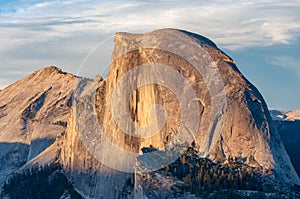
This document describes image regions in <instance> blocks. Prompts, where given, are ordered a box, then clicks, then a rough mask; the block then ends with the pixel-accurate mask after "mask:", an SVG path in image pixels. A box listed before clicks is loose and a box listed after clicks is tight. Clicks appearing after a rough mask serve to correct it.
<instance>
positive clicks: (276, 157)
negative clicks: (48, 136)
mask: <svg viewBox="0 0 300 199" xmlns="http://www.w3.org/2000/svg"><path fill="white" fill-rule="evenodd" d="M76 92H77V94H75V95H76V96H75V106H74V107H73V111H72V115H71V117H70V122H69V123H68V124H69V126H68V131H67V133H66V135H65V141H64V143H65V144H64V146H63V149H62V153H61V159H62V164H63V165H64V166H65V168H66V169H67V170H68V171H70V172H71V173H73V178H74V179H75V185H76V186H77V187H81V188H83V194H84V195H87V196H89V197H93V194H91V190H89V189H91V187H87V186H85V184H86V183H87V182H92V183H93V186H92V189H93V191H92V192H93V193H97V194H98V195H97V194H96V195H97V196H98V197H101V196H102V197H111V196H112V195H107V193H111V192H114V193H118V191H120V189H119V188H120V187H121V185H122V184H123V182H124V179H125V178H132V177H133V175H130V172H133V170H134V165H135V164H136V157H137V155H138V154H139V153H141V148H142V147H149V146H153V147H155V148H158V149H166V148H173V149H174V148H176V146H178V145H180V144H183V145H184V144H186V143H187V144H190V143H192V142H193V143H195V145H196V148H197V149H198V151H199V154H200V155H201V156H202V157H209V158H210V159H212V160H214V161H217V162H226V161H227V160H228V159H229V158H233V159H237V160H239V161H242V162H244V163H246V164H249V165H251V166H254V167H257V168H258V169H261V171H262V173H263V174H264V175H268V176H273V177H274V178H276V179H277V180H280V181H283V182H286V183H291V184H293V183H296V184H299V178H298V176H297V174H296V172H295V170H294V168H293V166H292V164H291V162H290V158H289V156H288V155H287V154H286V151H285V148H284V146H283V144H282V142H281V140H280V137H279V135H278V132H277V130H276V129H275V128H274V126H273V124H272V119H271V116H270V114H269V111H268V108H267V105H266V103H265V101H264V99H263V97H262V96H261V94H260V93H259V91H258V90H257V89H256V88H255V87H254V86H253V85H252V84H251V83H250V82H249V81H247V79H246V78H245V77H244V76H243V75H242V74H241V73H240V72H239V70H238V69H237V67H236V65H235V63H234V61H233V60H232V59H231V58H230V57H229V56H227V55H226V54H225V53H224V52H222V51H221V50H220V49H218V48H217V46H216V45H215V44H214V43H213V42H212V41H210V40H208V39H207V38H204V37H202V36H199V35H196V34H193V33H189V32H186V31H181V30H175V29H162V30H157V31H153V32H150V33H146V34H129V33H117V34H116V36H115V48H114V51H113V54H112V62H111V66H110V71H109V73H108V75H107V77H106V78H105V79H104V80H103V81H101V82H97V81H96V82H95V81H94V82H93V81H82V82H81V83H80V84H79V86H78V88H77V91H76ZM158 164H159V163H158ZM158 164H156V163H153V165H152V166H154V167H158ZM161 166H165V162H162V165H161ZM91 172H95V174H97V175H95V176H99V177H95V178H93V180H94V181H92V180H91V177H90V176H87V175H88V174H89V173H91ZM126 172H129V174H128V175H127V174H126ZM84 176H87V177H84ZM120 179H123V180H120ZM116 184H118V185H116ZM118 187H119V188H118ZM112 188H113V189H115V190H112ZM118 189H119V190H118ZM104 190H106V191H104ZM103 191H104V192H103ZM99 194H100V195H99ZM94 196H95V195H94Z"/></svg>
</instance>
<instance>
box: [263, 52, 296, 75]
mask: <svg viewBox="0 0 300 199" xmlns="http://www.w3.org/2000/svg"><path fill="white" fill-rule="evenodd" d="M269 62H270V63H272V64H274V65H276V66H280V67H282V68H286V69H289V70H292V71H294V72H295V73H296V74H297V75H298V78H299V79H300V60H299V59H296V58H294V57H289V56H279V57H271V59H269Z"/></svg>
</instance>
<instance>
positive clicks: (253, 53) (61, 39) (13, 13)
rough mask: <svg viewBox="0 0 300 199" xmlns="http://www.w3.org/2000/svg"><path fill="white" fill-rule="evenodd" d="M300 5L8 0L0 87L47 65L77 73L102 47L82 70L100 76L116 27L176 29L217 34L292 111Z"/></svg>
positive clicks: (296, 100)
mask: <svg viewBox="0 0 300 199" xmlns="http://www.w3.org/2000/svg"><path fill="white" fill-rule="evenodd" d="M299 10H300V0H290V1H279V0H263V1H241V0H225V1H220V0H212V1H192V0H186V1H177V0H154V1H147V0H144V1H137V0H135V1H133V0H129V1H115V0H111V1H105V0H102V1H94V0H72V1H70V0H64V1H62V0H55V1H41V0H27V1H26V0H8V1H7V0H1V1H0V29H1V31H0V43H1V45H0V60H1V62H0V70H1V73H0V88H4V87H5V86H7V85H9V84H11V83H13V82H14V81H16V80H18V79H21V78H23V77H25V76H26V75H28V74H30V73H32V72H33V71H35V70H37V69H39V68H42V67H44V66H47V65H56V66H58V67H60V68H62V69H64V70H65V71H68V72H72V73H77V72H78V69H79V67H80V65H81V63H82V62H83V60H84V59H85V57H86V56H87V54H88V53H89V52H90V51H91V50H92V49H93V48H95V47H96V46H97V45H98V48H97V50H96V51H95V52H96V53H97V54H95V55H96V56H94V57H93V58H90V59H89V64H88V66H87V64H85V65H84V67H83V69H82V70H81V73H79V74H80V75H87V76H95V74H96V73H100V74H101V73H103V71H104V70H105V67H106V66H107V63H108V60H109V56H110V53H111V48H112V38H113V35H114V33H115V32H120V31H129V32H146V31H150V30H153V29H158V28H166V27H172V28H179V29H185V30H189V31H192V32H195V33H198V34H201V35H204V36H207V37H208V38H210V39H212V40H213V41H214V42H215V43H217V45H218V46H219V47H220V48H221V49H222V50H224V51H225V52H226V53H227V54H229V55H230V56H231V57H232V58H233V59H234V60H235V62H236V63H237V65H238V67H239V69H240V70H241V72H242V73H243V74H244V75H245V76H246V77H247V78H248V79H249V80H250V81H251V82H252V83H253V84H254V85H255V86H257V87H258V89H259V90H260V91H261V93H262V94H263V96H264V98H265V100H266V101H267V103H268V106H269V108H270V109H284V110H293V109H296V108H300V92H299V91H300V89H299V86H300V14H299ZM103 41H105V42H103ZM101 42H102V43H101ZM100 63H101V64H100ZM100 65H101V66H100Z"/></svg>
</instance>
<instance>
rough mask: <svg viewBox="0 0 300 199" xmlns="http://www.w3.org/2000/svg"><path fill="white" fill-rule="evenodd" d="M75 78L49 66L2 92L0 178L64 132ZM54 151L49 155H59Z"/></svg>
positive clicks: (31, 157) (0, 107) (0, 95)
mask: <svg viewBox="0 0 300 199" xmlns="http://www.w3.org/2000/svg"><path fill="white" fill-rule="evenodd" d="M78 79H79V78H77V77H75V76H74V75H71V74H68V73H65V72H63V71H62V70H61V69H59V68H57V67H53V66H49V67H46V68H44V69H41V70H38V71H36V72H34V73H33V74H31V75H29V76H28V77H26V78H24V79H22V80H20V81H18V82H16V83H14V84H12V85H10V86H9V87H7V88H5V89H3V90H2V91H1V93H0V124H1V125H0V149H1V150H0V151H1V152H0V163H1V165H0V176H1V180H2V181H3V180H4V179H5V177H6V176H7V175H8V174H10V173H11V172H13V171H15V170H17V169H18V168H20V166H22V165H24V164H26V163H27V162H28V161H30V160H31V159H33V158H35V157H36V156H37V155H39V154H40V153H41V152H43V151H44V150H45V149H46V148H47V147H49V146H50V145H51V144H52V143H53V142H54V141H55V139H56V137H57V136H59V135H60V134H63V133H64V132H65V129H66V126H67V118H68V114H69V109H70V107H71V105H72V104H71V103H72V91H73V88H74V85H76V82H77V81H78ZM55 151H56V152H53V151H52V153H51V156H55V155H58V148H57V150H55ZM50 159H51V158H50ZM52 159H53V158H52ZM40 164H42V162H40ZM2 181H1V182H2Z"/></svg>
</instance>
